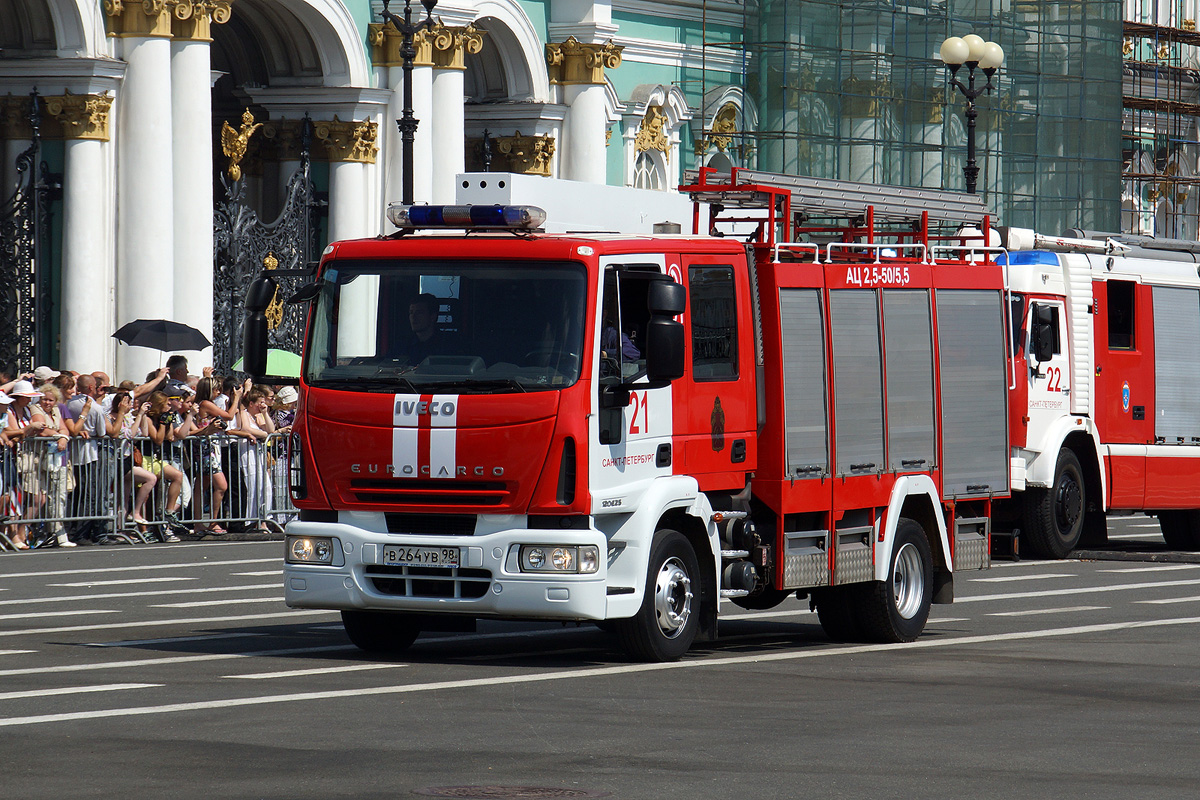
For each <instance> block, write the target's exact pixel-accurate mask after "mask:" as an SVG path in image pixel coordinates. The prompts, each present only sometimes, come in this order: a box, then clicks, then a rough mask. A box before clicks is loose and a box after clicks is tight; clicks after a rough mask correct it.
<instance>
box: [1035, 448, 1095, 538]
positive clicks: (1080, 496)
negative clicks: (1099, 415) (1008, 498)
mask: <svg viewBox="0 0 1200 800" xmlns="http://www.w3.org/2000/svg"><path fill="white" fill-rule="evenodd" d="M1086 511H1087V489H1086V484H1085V483H1084V480H1083V467H1082V466H1081V465H1080V464H1079V459H1078V458H1077V457H1076V456H1075V454H1074V453H1073V452H1071V451H1070V450H1067V449H1063V450H1061V451H1059V454H1058V462H1057V463H1056V464H1055V466H1054V483H1053V485H1052V486H1051V487H1050V488H1049V489H1030V490H1028V491H1026V492H1025V508H1024V516H1025V530H1024V531H1023V533H1024V534H1025V537H1026V541H1027V542H1028V543H1029V546H1030V547H1032V548H1033V552H1034V554H1035V555H1038V556H1041V557H1042V558H1066V557H1067V555H1068V554H1069V553H1070V552H1071V551H1072V550H1074V549H1075V547H1076V546H1077V545H1078V544H1079V537H1080V536H1081V535H1083V520H1084V516H1085V512H1086Z"/></svg>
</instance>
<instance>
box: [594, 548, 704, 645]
mask: <svg viewBox="0 0 1200 800" xmlns="http://www.w3.org/2000/svg"><path fill="white" fill-rule="evenodd" d="M701 580H702V578H701V575H700V564H699V562H698V561H697V559H696V551H695V550H693V549H692V545H691V542H689V541H688V540H687V537H685V536H684V535H683V534H682V533H679V532H678V531H672V530H661V531H659V532H658V533H656V534H655V536H654V544H653V546H652V547H651V548H650V565H649V568H648V569H647V571H646V591H645V594H644V595H643V596H642V607H641V608H639V609H638V612H637V613H636V614H634V615H633V616H632V617H630V618H629V619H618V620H613V621H612V622H613V629H614V631H615V632H616V634H617V638H618V640H619V641H620V643H621V648H622V649H623V650H625V652H627V653H628V654H629V655H630V656H632V657H633V658H635V659H637V660H639V661H678V660H679V659H680V658H682V657H683V654H684V653H686V652H687V651H688V648H690V647H691V646H692V642H693V641H695V639H696V632H697V631H698V630H699V629H700V597H701V594H702V593H701V591H700V589H701V586H700V582H701Z"/></svg>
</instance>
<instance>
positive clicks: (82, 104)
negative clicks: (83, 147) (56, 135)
mask: <svg viewBox="0 0 1200 800" xmlns="http://www.w3.org/2000/svg"><path fill="white" fill-rule="evenodd" d="M42 99H43V100H44V101H45V103H46V113H47V114H49V115H50V116H51V117H53V118H54V119H55V120H56V121H57V122H58V124H59V125H60V126H62V135H63V138H64V139H95V140H97V141H101V142H107V141H108V139H109V133H108V112H109V111H110V110H111V109H112V103H113V99H112V98H111V97H108V96H107V95H102V94H71V93H70V92H67V93H66V94H64V95H62V96H57V97H45V98H42Z"/></svg>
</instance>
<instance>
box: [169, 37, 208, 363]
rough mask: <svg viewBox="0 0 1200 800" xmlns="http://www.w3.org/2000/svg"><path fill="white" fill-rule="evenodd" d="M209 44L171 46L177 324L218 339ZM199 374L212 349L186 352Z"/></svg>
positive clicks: (191, 41) (191, 42) (190, 42)
mask: <svg viewBox="0 0 1200 800" xmlns="http://www.w3.org/2000/svg"><path fill="white" fill-rule="evenodd" d="M209 55H210V49H209V42H208V40H206V39H204V40H200V39H179V38H176V39H174V40H172V42H171V126H172V130H173V131H174V151H173V156H174V161H173V162H172V164H173V170H172V181H173V185H174V194H173V198H174V199H173V203H174V212H175V227H174V262H175V264H174V266H175V269H174V309H175V311H174V317H173V318H174V319H175V320H176V321H177V322H182V323H185V324H187V325H191V326H192V327H193V328H196V329H197V330H199V331H201V332H202V333H203V334H204V335H205V336H207V337H208V338H209V340H210V341H211V340H212V336H213V180H212V178H213V171H212V164H213V145H212V90H211V81H210V74H211V63H210V58H209ZM184 355H186V356H188V363H189V364H193V365H195V367H196V371H197V372H198V371H199V368H200V367H201V366H205V365H208V364H211V363H212V350H211V348H210V349H206V350H205V351H203V353H201V352H186V353H184Z"/></svg>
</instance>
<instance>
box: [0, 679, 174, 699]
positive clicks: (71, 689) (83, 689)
mask: <svg viewBox="0 0 1200 800" xmlns="http://www.w3.org/2000/svg"><path fill="white" fill-rule="evenodd" d="M164 685H165V684H161V683H108V684H104V685H101V686H68V687H66V688H63V689H29V690H27V691H23V692H0V700H20V699H23V698H26V697H54V696H56V695H61V694H91V693H92V692H119V691H122V690H125V689H156V688H158V687H160V686H164Z"/></svg>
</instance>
